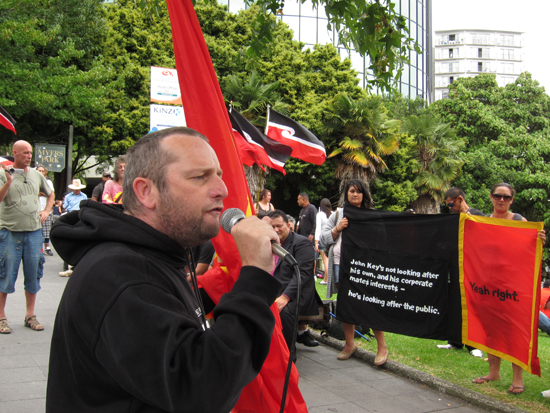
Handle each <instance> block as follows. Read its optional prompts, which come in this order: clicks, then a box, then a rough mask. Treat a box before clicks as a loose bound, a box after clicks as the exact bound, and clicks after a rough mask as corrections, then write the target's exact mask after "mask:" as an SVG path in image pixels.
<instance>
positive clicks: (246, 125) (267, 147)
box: [229, 109, 293, 174]
mask: <svg viewBox="0 0 550 413" xmlns="http://www.w3.org/2000/svg"><path fill="white" fill-rule="evenodd" d="M229 119H230V120H231V126H233V130H234V131H236V132H238V133H239V134H240V135H241V136H243V137H244V139H245V140H246V141H247V142H248V144H250V145H251V146H253V147H254V150H255V151H256V154H257V155H258V162H256V163H258V164H263V165H266V166H269V167H270V168H273V169H276V170H278V171H280V172H282V173H283V174H286V171H285V169H284V166H285V162H286V161H287V160H288V158H290V156H291V154H292V152H293V151H292V148H291V147H290V146H287V145H284V144H282V143H279V142H277V141H274V140H273V139H270V138H269V137H267V136H266V135H264V134H263V133H262V132H260V131H259V130H258V128H256V126H254V125H253V124H252V123H250V122H249V121H248V119H246V118H245V117H244V116H243V115H241V114H240V113H239V112H237V111H236V110H235V109H231V110H230V111H229Z"/></svg>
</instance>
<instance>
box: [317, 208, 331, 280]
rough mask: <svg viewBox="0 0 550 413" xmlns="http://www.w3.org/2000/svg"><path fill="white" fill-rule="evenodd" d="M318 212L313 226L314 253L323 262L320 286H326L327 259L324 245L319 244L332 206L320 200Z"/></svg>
mask: <svg viewBox="0 0 550 413" xmlns="http://www.w3.org/2000/svg"><path fill="white" fill-rule="evenodd" d="M319 209H320V211H319V212H317V218H316V221H317V223H316V225H315V252H316V253H317V254H319V255H320V256H321V259H322V260H323V268H324V274H323V281H321V284H323V285H327V282H328V257H327V256H326V254H325V244H323V243H322V242H321V232H322V230H323V227H324V226H325V224H326V223H327V220H328V219H329V218H330V215H331V214H332V205H331V204H330V201H329V200H328V198H323V199H321V204H320V206H319Z"/></svg>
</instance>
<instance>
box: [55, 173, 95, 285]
mask: <svg viewBox="0 0 550 413" xmlns="http://www.w3.org/2000/svg"><path fill="white" fill-rule="evenodd" d="M84 188H86V185H83V184H82V183H81V182H80V179H73V182H72V183H71V184H70V185H69V189H72V190H73V192H69V193H68V194H67V195H65V199H64V200H63V210H64V211H65V212H71V211H77V210H79V209H80V202H81V201H85V200H86V199H88V196H87V195H86V194H85V193H84V192H82V190H83V189H84ZM72 273H73V270H72V269H71V268H69V264H67V263H66V262H65V261H63V271H61V272H60V273H59V276H60V277H70V276H71V274H72Z"/></svg>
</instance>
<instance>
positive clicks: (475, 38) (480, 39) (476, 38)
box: [472, 33, 489, 44]
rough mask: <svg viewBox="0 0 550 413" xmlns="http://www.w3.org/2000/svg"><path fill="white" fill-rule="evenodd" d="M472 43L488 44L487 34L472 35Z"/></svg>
mask: <svg viewBox="0 0 550 413" xmlns="http://www.w3.org/2000/svg"><path fill="white" fill-rule="evenodd" d="M472 43H473V44H489V35H488V34H476V33H474V34H472Z"/></svg>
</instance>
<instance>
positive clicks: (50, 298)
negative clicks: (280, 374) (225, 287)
mask: <svg viewBox="0 0 550 413" xmlns="http://www.w3.org/2000/svg"><path fill="white" fill-rule="evenodd" d="M61 267H62V263H61V259H60V258H59V257H58V256H57V254H56V255H55V256H53V257H46V264H45V267H44V278H43V279H42V290H41V291H40V292H39V293H38V296H37V303H36V313H37V318H38V320H39V321H40V322H41V323H42V324H44V326H45V330H44V331H41V332H37V331H32V330H31V329H29V328H26V327H24V326H23V319H24V316H25V299H24V292H23V275H22V273H20V274H19V278H18V281H17V284H16V292H15V293H13V294H10V295H9V296H8V301H7V305H6V314H7V317H8V322H9V323H10V326H11V328H12V333H11V334H2V335H0V413H44V410H45V407H44V406H45V397H46V378H47V372H48V358H49V352H50V340H51V335H52V328H53V324H54V320H55V314H56V311H57V306H58V303H59V300H60V298H61V295H62V293H63V289H64V288H65V284H66V283H67V281H68V279H67V278H62V277H59V275H58V273H59V271H61ZM338 352H339V350H337V349H335V348H333V347H331V346H328V345H324V344H322V345H320V346H318V347H315V348H306V347H304V346H303V345H301V344H299V345H298V361H297V364H296V365H297V367H298V371H299V373H300V389H301V391H302V394H303V396H304V399H305V401H306V404H307V406H308V410H309V412H310V413H321V412H332V413H335V412H336V413H337V412H345V413H359V412H378V413H384V412H388V413H393V412H411V413H424V412H426V413H427V412H434V411H447V412H449V413H474V412H483V411H489V410H482V409H479V408H476V407H472V406H471V405H470V404H468V402H466V401H464V400H463V399H458V398H454V397H451V396H449V395H446V394H444V393H441V392H438V391H435V390H432V389H431V388H430V387H428V386H426V385H423V384H419V383H417V382H416V381H412V380H410V379H406V378H402V377H400V376H398V375H396V374H394V373H392V372H390V371H387V370H382V369H380V368H377V367H374V366H372V364H369V363H368V355H367V356H365V357H367V361H363V360H361V359H358V358H351V359H349V360H347V361H345V362H342V361H338V360H336V355H337V354H338ZM491 410H493V409H491ZM497 410H498V409H497ZM501 411H503V410H501ZM68 413H73V412H68ZM74 413H78V412H74ZM198 413H200V412H198Z"/></svg>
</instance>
